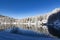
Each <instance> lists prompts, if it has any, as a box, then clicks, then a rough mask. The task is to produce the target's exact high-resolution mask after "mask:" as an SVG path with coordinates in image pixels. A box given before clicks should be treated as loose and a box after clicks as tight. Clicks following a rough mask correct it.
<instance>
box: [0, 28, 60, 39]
mask: <svg viewBox="0 0 60 40" xmlns="http://www.w3.org/2000/svg"><path fill="white" fill-rule="evenodd" d="M0 40H60V39H57V38H53V37H51V36H49V35H45V34H40V33H36V32H33V31H30V30H22V29H19V30H17V29H16V30H15V31H13V30H12V31H10V32H8V31H3V32H0Z"/></svg>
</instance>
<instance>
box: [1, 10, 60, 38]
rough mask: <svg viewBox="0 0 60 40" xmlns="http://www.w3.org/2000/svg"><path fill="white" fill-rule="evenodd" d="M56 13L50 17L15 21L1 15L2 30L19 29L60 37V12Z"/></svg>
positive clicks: (44, 16)
mask: <svg viewBox="0 0 60 40" xmlns="http://www.w3.org/2000/svg"><path fill="white" fill-rule="evenodd" d="M55 11H56V12H52V13H51V14H50V15H43V16H42V15H41V16H36V17H28V18H24V19H14V18H10V17H7V16H2V15H0V29H1V30H6V29H7V30H8V29H9V30H10V29H12V28H15V27H18V28H22V29H25V30H31V31H35V32H39V33H45V34H49V33H50V34H52V35H54V36H58V37H60V26H59V25H60V23H59V21H60V14H59V13H60V10H58V11H57V10H55ZM56 20H57V21H56ZM45 23H46V24H45Z"/></svg>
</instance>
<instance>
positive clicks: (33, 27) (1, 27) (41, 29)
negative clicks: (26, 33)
mask: <svg viewBox="0 0 60 40" xmlns="http://www.w3.org/2000/svg"><path fill="white" fill-rule="evenodd" d="M14 27H18V28H22V29H25V30H32V31H35V32H40V33H48V29H47V27H46V26H42V25H40V26H36V25H28V24H2V25H0V31H1V30H6V29H12V28H14Z"/></svg>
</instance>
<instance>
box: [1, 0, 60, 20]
mask: <svg viewBox="0 0 60 40" xmlns="http://www.w3.org/2000/svg"><path fill="white" fill-rule="evenodd" d="M55 8H60V0H0V14H1V15H5V16H10V17H13V18H19V19H20V18H25V17H28V16H37V15H40V14H44V13H47V12H50V11H51V10H53V9H55Z"/></svg>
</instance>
